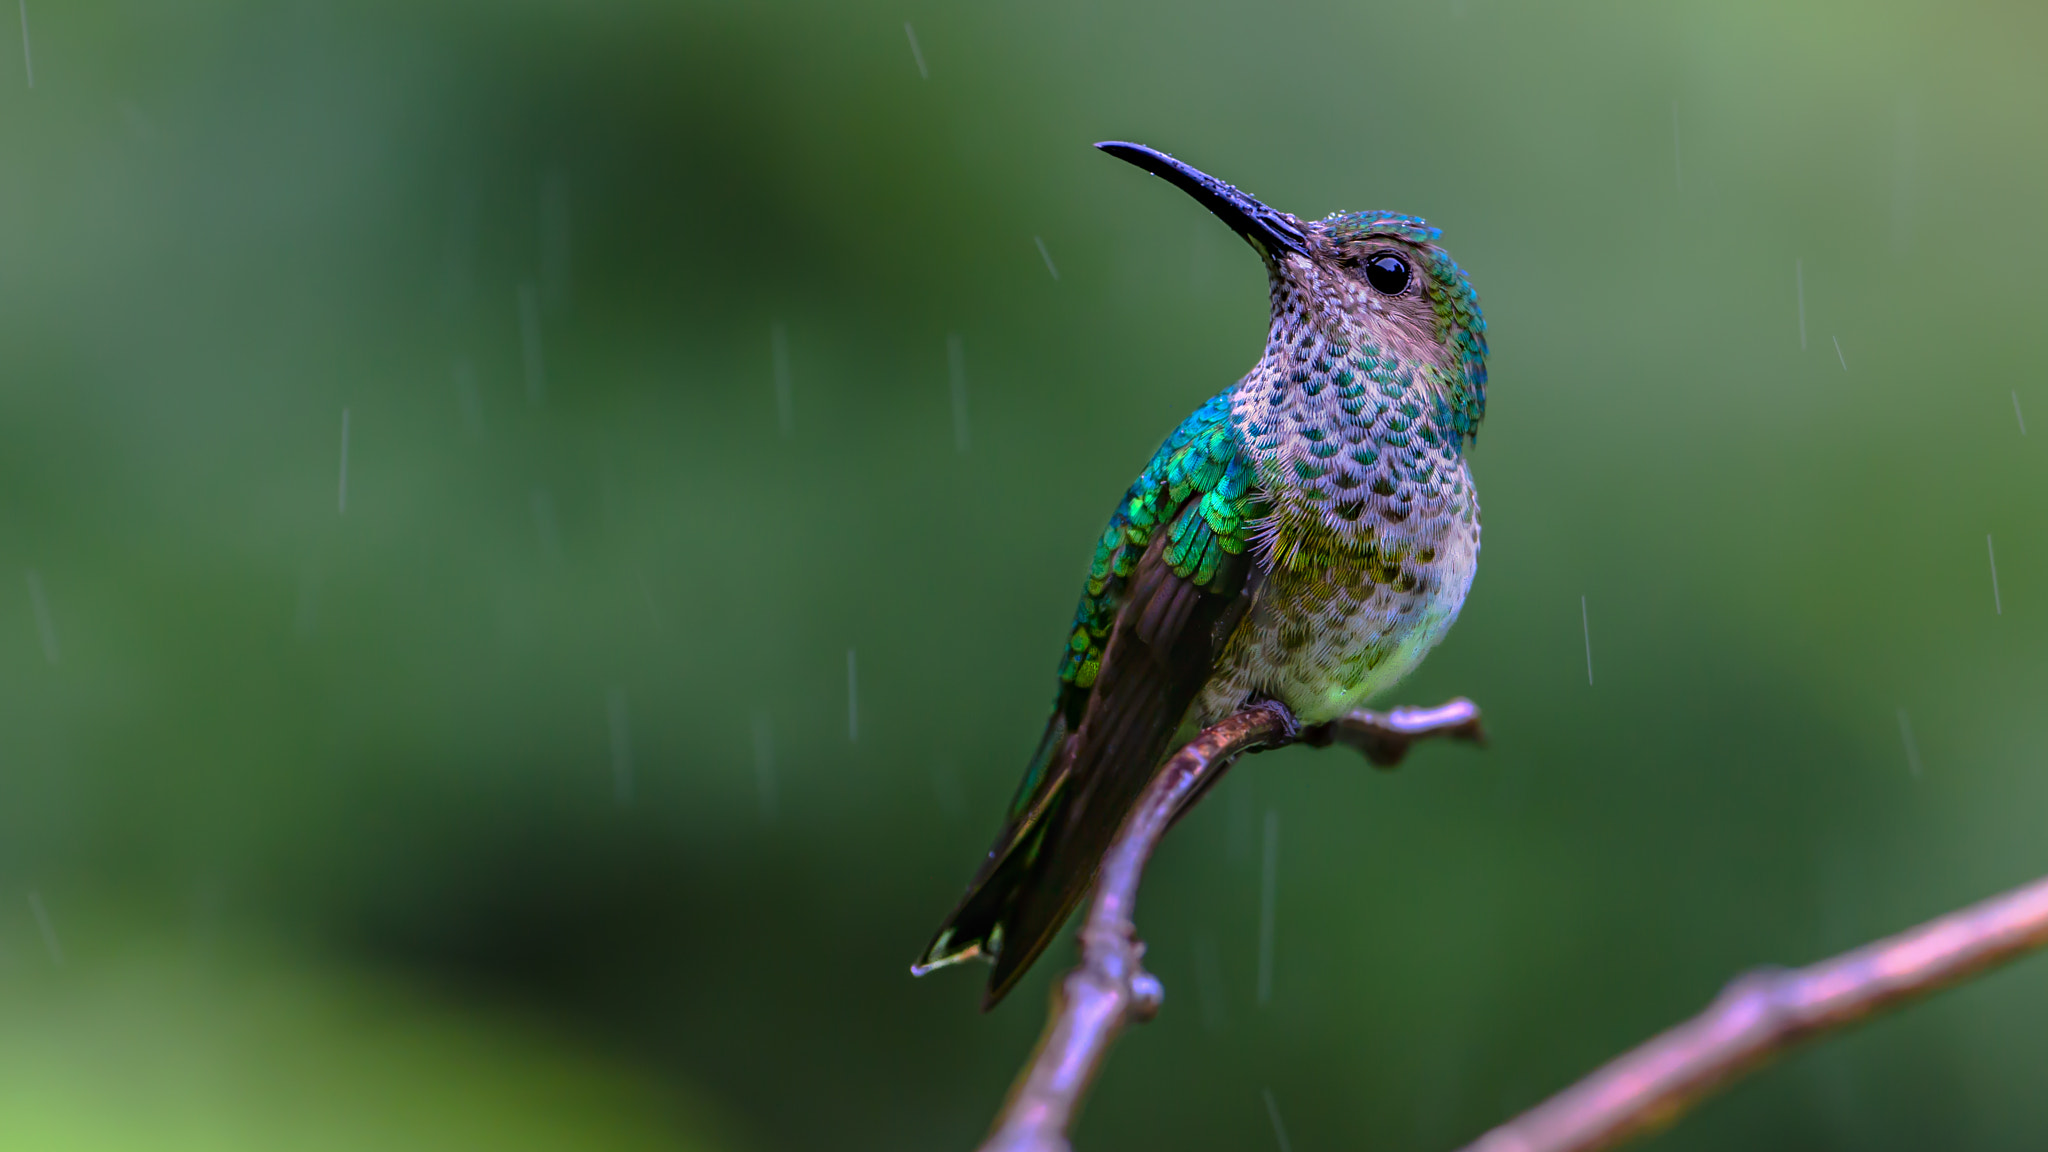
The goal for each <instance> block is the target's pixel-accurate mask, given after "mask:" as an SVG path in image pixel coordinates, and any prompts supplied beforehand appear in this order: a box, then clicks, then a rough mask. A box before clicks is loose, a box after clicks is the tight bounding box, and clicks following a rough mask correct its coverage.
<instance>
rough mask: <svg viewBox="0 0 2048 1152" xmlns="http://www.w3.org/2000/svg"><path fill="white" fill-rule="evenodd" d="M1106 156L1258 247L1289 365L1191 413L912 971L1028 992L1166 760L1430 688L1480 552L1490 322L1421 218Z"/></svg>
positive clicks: (1274, 346) (1275, 363) (1090, 599)
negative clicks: (1253, 724)
mask: <svg viewBox="0 0 2048 1152" xmlns="http://www.w3.org/2000/svg"><path fill="white" fill-rule="evenodd" d="M1096 147H1098V148H1100V149H1102V150H1103V151H1104V152H1107V153H1109V154H1110V155H1112V156H1115V157H1117V158H1119V159H1122V160H1127V161H1129V162H1130V163H1132V164H1135V165H1137V166H1138V167H1140V168H1143V169H1145V170H1146V171H1147V172H1151V173H1153V174H1154V175H1157V176H1160V177H1163V178H1164V179H1166V180H1167V181H1168V182H1169V183H1171V184H1173V185H1174V186H1175V187H1178V188H1179V189H1181V190H1182V191H1183V192H1186V193H1187V194H1188V195H1190V196H1192V197H1194V198H1195V199H1196V200H1197V201H1199V202H1200V203H1201V204H1202V206H1203V207H1205V208H1207V209H1209V211H1211V212H1213V213H1215V215H1216V216H1217V217H1218V218H1220V219H1221V220H1222V221H1223V222H1224V223H1225V224H1228V225H1229V226H1230V227H1231V228H1232V229H1234V230H1235V231H1236V232H1237V233H1238V235H1240V236H1242V237H1244V238H1245V239H1246V240H1247V241H1249V242H1250V243H1251V246H1252V248H1253V249H1254V250H1256V251H1257V252H1258V254H1259V256H1260V258H1261V259H1262V260H1264V262H1265V265H1266V276H1267V279H1268V280H1269V281H1270V283H1271V288H1272V324H1271V327H1270V328H1269V329H1268V332H1267V336H1266V350H1265V353H1264V355H1262V356H1260V357H1259V361H1258V363H1257V364H1255V365H1253V367H1252V370H1251V371H1250V372H1248V373H1246V374H1245V376H1244V378H1243V379H1241V380H1239V381H1238V382H1237V383H1236V384H1234V385H1232V386H1231V387H1230V388H1228V389H1226V390H1225V391H1224V392H1222V393H1221V394H1220V395H1218V396H1216V397H1214V398H1213V399H1211V400H1210V401H1209V402H1208V403H1206V404H1204V405H1202V406H1201V407H1200V408H1198V409H1196V411H1195V413H1194V415H1192V416H1190V417H1188V418H1187V419H1186V420H1185V421H1183V422H1182V424H1181V426H1180V427H1179V428H1176V429H1175V430H1174V432H1173V434H1172V435H1171V436H1168V437H1167V438H1166V442H1165V443H1164V444H1162V445H1160V447H1159V451H1158V452H1157V453H1156V454H1154V455H1153V457H1152V461H1151V463H1149V464H1147V465H1146V466H1145V470H1144V472H1143V473H1141V474H1140V475H1139V476H1138V479H1137V482H1136V483H1134V484H1132V485H1131V487H1130V491H1128V492H1126V493H1125V494H1124V498H1123V501H1122V502H1121V503H1119V504H1118V505H1117V507H1116V511H1115V512H1114V513H1113V514H1112V515H1111V516H1110V519H1109V526H1108V527H1107V528H1106V529H1104V531H1103V533H1102V538H1101V540H1100V541H1099V542H1098V543H1097V544H1096V547H1095V557H1094V560H1093V562H1092V563H1091V564H1090V565H1089V569H1088V583H1087V588H1086V590H1085V591H1084V592H1083V593H1082V595H1081V605H1080V608H1079V610H1078V611H1076V612H1075V614H1074V624H1073V627H1072V629H1071V630H1070V632H1069V634H1068V637H1067V645H1066V652H1065V654H1064V655H1063V656H1062V658H1061V662H1060V685H1059V693H1058V696H1057V698H1056V700H1055V703H1054V706H1053V712H1052V717H1051V719H1050V720H1048V721H1047V723H1046V726H1045V735H1044V736H1043V737H1042V738H1041V739H1040V741H1039V744H1038V751H1037V753H1036V754H1035V755H1034V756H1033V757H1032V758H1031V763H1030V766H1029V767H1028V768H1027V769H1026V770H1025V773H1024V779H1023V782H1022V783H1020V784H1019V785H1018V787H1017V795H1016V798H1015V799H1014V800H1013V801H1012V802H1011V804H1010V809H1009V812H1008V814H1007V816H1006V818H1005V820H1004V823H1003V828H1002V831H1001V833H1000V834H999V835H998V836H997V838H996V842H995V846H994V847H993V848H991V849H990V850H989V854H988V857H987V859H986V860H984V861H983V862H982V865H981V869H980V871H979V872H977V873H976V874H975V877H974V880H973V883H972V884H970V885H969V886H968V890H967V895H966V896H965V897H964V898H962V900H961V901H960V904H959V906H958V907H957V908H955V909H954V910H953V914H952V915H951V916H948V917H947V918H946V922H945V924H944V925H943V926H942V927H941V928H940V929H939V931H938V934H937V935H936V936H935V937H934V938H933V939H932V942H931V945H930V947H929V948H927V949H926V950H925V953H924V955H923V956H922V957H921V958H920V959H919V960H918V962H917V963H916V964H915V965H913V966H912V968H911V971H912V972H913V973H915V974H918V975H923V974H924V973H926V972H928V971H931V970H932V969H934V968H939V967H942V966H944V965H948V964H955V963H959V962H960V961H963V960H970V959H984V960H988V961H991V962H992V963H993V964H994V965H995V971H994V972H993V973H992V974H991V975H990V977H989V984H988V991H987V994H986V996H985V997H984V1000H983V1007H984V1008H990V1007H993V1006H994V1005H995V1004H996V1003H997V1002H998V1001H999V1000H1001V999H1002V998H1003V996H1004V994H1005V993H1007V992H1008V991H1009V990H1010V988H1011V987H1013V986H1014V985H1015V984H1016V982H1017V980H1018V979H1019V978H1020V977H1022V976H1023V974H1024V972H1025V970H1026V969H1027V968H1029V967H1030V965H1031V962H1032V961H1033V960H1035V959H1036V958H1037V957H1038V954H1039V953H1040V952H1042V951H1044V950H1045V947H1046V945H1047V944H1049V943H1050V942H1051V941H1052V938H1053V936H1054V935H1055V934H1057V933H1058V931H1059V929H1060V925H1061V924H1062V923H1063V922H1064V921H1065V920H1066V918H1067V916H1068V914H1069V913H1071V912H1072V911H1073V909H1074V906H1075V905H1076V904H1078V903H1079V902H1080V900H1081V898H1082V897H1083V896H1084V895H1085V894H1086V893H1087V891H1088V888H1089V886H1090V884H1091V883H1092V881H1093V879H1094V876H1095V871H1096V868H1097V866H1098V865H1099V864H1100V862H1101V859H1102V855H1103V853H1104V852H1105V851H1106V850H1107V849H1108V847H1109V844H1110V841H1111V839H1112V838H1113V837H1114V836H1115V835H1116V831H1117V828H1118V826H1119V825H1120V824H1121V823H1122V821H1123V819H1124V816H1125V815H1126V814H1127V813H1128V812H1129V811H1130V809H1131V807H1132V806H1133V805H1134V804H1135V803H1136V802H1137V800H1138V797H1139V795H1140V794H1141V793H1142V792H1143V791H1144V789H1145V786H1146V784H1147V783H1148V782H1149V780H1150V779H1151V776H1152V773H1153V770H1154V769H1155V768H1156V767H1157V766H1158V765H1159V763H1160V762H1161V761H1162V760H1163V759H1164V758H1165V757H1166V756H1167V755H1169V754H1170V753H1172V752H1173V751H1174V750H1175V749H1177V748H1178V747H1179V746H1180V745H1181V744H1184V743H1186V742H1187V741H1188V740H1190V739H1192V738H1193V737H1194V735H1195V734H1196V733H1197V732H1199V731H1200V730H1201V729H1202V728H1204V727H1207V726H1208V725H1210V724H1213V723H1215V722H1216V721H1218V720H1220V719H1222V718H1223V717H1225V716H1228V715H1230V714H1231V713H1232V712H1235V711H1237V710H1238V709H1239V708H1242V707H1244V706H1245V705H1247V704H1251V703H1255V702H1258V701H1261V700H1271V701H1278V702H1279V703H1281V704H1284V705H1286V706H1287V708H1288V709H1289V710H1291V711H1292V712H1293V713H1294V715H1295V717H1296V718H1297V719H1298V720H1299V721H1300V722H1301V723H1302V724H1304V725H1308V724H1319V723H1323V722H1326V721H1330V720H1334V719H1336V718H1337V717H1339V716H1342V715H1344V714H1345V713H1347V712H1349V711H1351V710H1352V709H1354V708H1357V707H1359V706H1361V705H1363V704H1364V703H1365V701H1366V700H1367V699H1369V698H1370V697H1372V696H1374V695H1375V694H1377V693H1379V692H1381V691H1383V690H1385V689H1387V688H1388V687H1391V686H1392V685H1393V684H1394V683H1395V682H1397V681H1399V680H1400V679H1401V678H1402V677H1403V676H1405V675H1407V674H1408V672H1409V671H1410V670H1412V669H1413V668H1414V667H1415V666H1416V665H1417V664H1419V663H1421V661H1422V658H1423V657H1424V656H1425V655H1426V654H1428V652H1429V651H1430V649H1432V648H1434V647H1435V646H1436V645H1437V643H1438V642H1439V641H1440V640H1442V639H1443V637H1444V634H1445V632H1447V631H1448V630H1449V629H1450V626H1451V622H1452V621H1453V620H1455V619H1456V618H1457V615H1458V609H1459V606H1460V605H1462V604H1463V603H1464V600H1465V593H1466V591H1467V590H1468V589H1470V588H1471V586H1472V574H1473V572H1474V570H1475V569H1476V568H1477V566H1478V561H1479V500H1478V497H1477V494H1476V493H1475V492H1474V491H1473V487H1472V474H1471V472H1470V470H1469V469H1468V468H1467V467H1466V463H1465V449H1466V447H1467V446H1468V445H1469V444H1470V442H1471V440H1472V438H1473V437H1474V436H1475V435H1476V434H1477V432H1478V429H1479V421H1480V418H1481V417H1482V416H1484V415H1485V412H1486V321H1485V320H1484V319H1482V318H1481V316H1480V313H1479V300H1478V297H1477V296H1475V295H1474V294H1473V291H1472V285H1471V282H1470V281H1469V280H1467V279H1466V277H1465V273H1464V271H1463V270H1462V269H1460V268H1459V267H1458V265H1457V264H1456V263H1455V262H1453V261H1452V260H1451V257H1450V255H1449V254H1448V253H1446V252H1445V251H1444V250H1443V249H1442V248H1440V247H1438V246H1437V244H1436V240H1437V236H1438V231H1437V230H1436V229H1434V228H1431V227H1429V226H1428V225H1427V224H1425V223H1423V222H1422V221H1421V220H1419V219H1417V218H1415V217H1413V216H1403V215H1399V214H1396V213H1391V212H1339V213H1336V214H1334V215H1330V216H1326V217H1324V218H1323V219H1321V220H1312V221H1310V220H1301V219H1299V218H1297V217H1295V216H1292V215H1290V214H1288V213H1286V212H1281V211H1278V210H1276V209H1273V208H1269V207H1267V206H1266V205H1265V204H1262V203H1260V202H1259V201H1258V200H1256V199H1254V198H1253V197H1251V196H1249V195H1247V194H1245V193H1244V192H1241V191H1239V190H1238V189H1236V188H1234V187H1232V186H1231V185H1229V184H1225V183H1224V182H1223V181H1221V180H1218V179H1216V178H1215V177H1213V176H1209V175H1207V174H1205V173H1202V172H1199V171H1196V170H1195V169H1194V168H1192V167H1189V166H1188V165H1186V164H1183V163H1182V162H1180V161H1179V160H1176V159H1174V158H1173V157H1171V156H1168V155H1166V154H1165V153H1163V152H1158V151H1155V150H1153V149H1151V148H1147V147H1144V146H1143V145H1139V144H1126V143H1121V142H1114V141H1113V142H1109V143H1103V144H1098V145H1096Z"/></svg>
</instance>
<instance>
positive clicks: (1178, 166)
mask: <svg viewBox="0 0 2048 1152" xmlns="http://www.w3.org/2000/svg"><path fill="white" fill-rule="evenodd" d="M1096 147H1097V148H1100V149H1102V150H1103V151H1104V152H1107V153H1109V154H1110V155H1111V156H1114V157H1116V158H1117V159H1119V160H1128V161H1130V162H1131V163H1133V164H1136V165H1137V166H1138V167H1140V168H1143V169H1144V170H1145V171H1147V172H1150V173H1152V174H1153V175H1154V176H1158V177H1160V178H1161V179H1163V180H1166V181H1167V182H1168V183H1171V184H1172V185H1173V186H1174V187H1176V188H1179V189H1180V190H1181V191H1183V192H1185V193H1187V194H1188V195H1190V196H1193V197H1194V198H1195V199H1196V200H1197V201H1199V202H1200V203H1201V205H1202V207H1204V208H1207V209H1208V210H1209V211H1211V212H1214V213H1215V214H1216V218H1217V219H1219V220H1221V221H1223V222H1224V223H1225V224H1228V225H1230V227H1231V228H1232V229H1233V230H1234V231H1236V233H1237V234H1238V235H1240V236H1242V237H1244V238H1245V239H1246V240H1249V241H1251V242H1252V243H1253V244H1255V245H1257V246H1259V247H1260V248H1261V249H1263V250H1264V251H1265V253H1266V254H1267V255H1269V256H1272V257H1274V258H1276V259H1277V258H1278V257H1279V256H1280V254H1281V253H1283V252H1292V253H1295V254H1296V255H1299V256H1306V255H1308V248H1307V243H1308V242H1307V239H1306V238H1305V237H1303V236H1302V234H1301V225H1300V224H1299V223H1297V222H1296V221H1295V219H1294V217H1292V216H1289V215H1288V214H1287V213H1285V212H1281V211H1278V210H1277V209H1273V208H1268V207H1266V206H1265V205H1264V204H1261V203H1259V201H1258V200H1257V198H1255V197H1252V196H1249V195H1246V194H1245V193H1243V192H1240V191H1238V190H1237V189H1236V188H1233V187H1231V186H1230V185H1228V184H1225V183H1224V182H1223V181H1221V180H1218V179H1217V178H1215V177H1214V176H1211V175H1209V174H1208V173H1207V172H1203V171H1200V170H1198V169H1195V168H1191V167H1189V166H1188V165H1186V164H1183V163H1181V162H1180V161H1178V160H1175V159H1174V158H1173V157H1171V156H1168V155H1167V154H1166V153H1164V152H1161V151H1159V150H1158V149H1156V148H1147V147H1145V146H1144V145H1143V144H1127V143H1125V142H1123V141H1122V140H1105V141H1103V142H1102V143H1100V144H1097V145H1096Z"/></svg>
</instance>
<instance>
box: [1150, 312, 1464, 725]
mask: <svg viewBox="0 0 2048 1152" xmlns="http://www.w3.org/2000/svg"><path fill="white" fill-rule="evenodd" d="M1280 303H1281V304H1282V307H1281V308H1279V309H1276V315H1275V316H1274V328H1273V338H1272V339H1270V340H1269V341H1268V346H1267V350H1266V355H1265V356H1264V357H1263V358H1262V359H1261V360H1260V362H1259V364H1258V366H1257V367H1255V368H1254V369H1253V370H1252V371H1251V373H1249V374H1248V375H1246V377H1245V378H1244V380H1243V381H1241V382H1240V383H1239V384H1238V386H1237V388H1236V389H1235V391H1234V392H1233V393H1232V394H1231V416H1230V418H1231V426H1232V429H1233V432H1234V433H1235V434H1236V436H1237V437H1238V439H1239V444H1240V450H1241V451H1242V452H1243V453H1244V454H1245V455H1246V456H1248V457H1249V458H1250V459H1251V460H1252V462H1253V464H1254V466H1255V468H1256V470H1257V474H1258V477H1259V486H1260V488H1261V489H1262V490H1263V491H1264V493H1265V496H1266V500H1267V503H1268V504H1269V506H1270V507H1271V508H1272V512H1271V514H1270V515H1269V516H1267V517H1266V518H1265V519H1264V520H1263V521H1261V522H1259V523H1257V524H1256V525H1255V526H1254V528H1255V532H1254V540H1255V543H1256V552H1255V557H1256V560H1257V562H1258V565H1259V567H1260V569H1261V582H1260V584H1259V587H1258V589H1257V592H1256V593H1255V598H1254V600H1253V602H1252V605H1251V608H1250V610H1249V611H1248V612H1247V613H1246V616H1245V619H1244V621H1243V623H1242V624H1241V625H1240V626H1239V628H1238V629H1237V631H1236V633H1235V634H1234V635H1233V636H1232V638H1231V641H1230V643H1229V644H1228V646H1227V647H1226V648H1225V650H1224V653H1223V657H1222V660H1221V661H1220V663H1219V666H1218V668H1217V674H1216V676H1215V677H1214V678H1213V679H1212V680H1211V681H1210V684H1209V686H1208V688H1207V689H1205V690H1204V692H1203V694H1202V696H1201V697H1200V698H1199V699H1198V700H1197V701H1196V704H1195V706H1194V708H1193V709H1192V710H1191V712H1190V715H1189V716H1188V718H1187V719H1188V721H1189V722H1191V723H1195V724H1200V725H1207V724H1210V723H1213V722H1215V721H1216V720H1218V719H1221V718H1222V717H1223V716H1225V715H1228V714H1229V713H1230V712H1232V711H1234V710H1235V709H1237V708H1239V707H1241V706H1242V705H1243V704H1244V703H1245V702H1246V701H1248V700H1249V699H1251V698H1254V697H1257V696H1264V697H1269V698H1272V699H1277V700H1279V701H1280V702H1282V703H1284V704H1286V705H1287V706H1288V707H1289V708H1290V709H1292V710H1293V711H1294V713H1295V715H1296V716H1298V717H1299V718H1300V719H1301V720H1302V721H1303V722H1304V723H1311V724H1314V723H1321V722H1323V721H1326V720H1331V719H1334V718H1336V717H1337V716H1340V715H1342V714H1343V713H1345V712H1347V711H1350V710H1351V709H1353V708H1356V707H1359V706H1361V705H1362V704H1364V703H1365V702H1366V701H1367V700H1368V699H1370V698H1371V697H1372V696H1373V695H1374V694H1376V693H1378V692H1379V691H1381V690H1383V689H1385V688H1388V687H1391V686H1392V685H1393V684H1394V683H1395V682H1397V681H1399V680H1400V679H1401V678H1402V677H1403V676H1405V675H1407V673H1408V672H1409V671H1411V670H1412V669H1413V668H1414V667H1415V666H1416V665H1417V664H1418V663H1420V662H1421V660H1422V658H1423V657H1424V656H1425V655H1427V654H1428V653H1429V651H1430V649H1432V648H1434V647H1435V646H1436V645H1437V643H1438V642H1439V641H1440V640H1442V639H1443V637H1444V634H1445V633H1446V632H1448V631H1449V629H1450V626H1451V623H1452V621H1454V620H1455V619H1456V618H1457V615H1458V609H1459V608H1460V607H1461V606H1463V604H1464V602H1465V594H1466V592H1467V591H1468V590H1469V589H1470V588H1471V586H1472V577H1473V574H1474V572H1475V571H1476V570H1477V568H1478V561H1479V501H1478V495H1477V493H1476V492H1475V491H1474V489H1473V485H1472V475H1471V472H1470V470H1469V469H1468V468H1467V467H1466V463H1465V459H1464V453H1463V450H1462V449H1463V445H1462V443H1461V441H1460V438H1459V437H1458V435H1457V434H1456V433H1455V432H1452V431H1449V429H1450V427H1451V426H1452V421H1451V420H1450V419H1447V418H1446V414H1445V411H1444V408H1445V404H1446V399H1445V397H1446V396H1447V395H1448V393H1449V391H1450V387H1449V386H1450V384H1451V381H1450V380H1449V379H1448V378H1447V377H1445V378H1439V374H1440V373H1443V372H1444V369H1441V368H1438V367H1437V366H1436V365H1435V363H1434V359H1433V358H1430V357H1428V356H1427V355H1426V350H1425V349H1423V348H1420V347H1414V348H1409V347H1399V346H1388V345H1387V344H1386V343H1385V342H1384V338H1383V342H1375V341H1373V340H1372V339H1371V338H1369V337H1368V336H1367V335H1366V334H1365V333H1363V332H1362V331H1359V330H1356V329H1352V330H1338V331H1329V330H1324V331H1318V330H1317V329H1316V326H1315V325H1312V324H1302V323H1300V322H1299V321H1300V319H1301V317H1300V315H1299V313H1296V314H1295V315H1289V314H1288V311H1289V310H1288V308H1287V304H1288V302H1287V301H1285V300H1282V301H1280ZM1294 306H1295V307H1296V308H1298V307H1299V303H1298V302H1297V303H1296V304H1295V305H1294ZM1396 338H1398V336H1397V337H1396Z"/></svg>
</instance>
